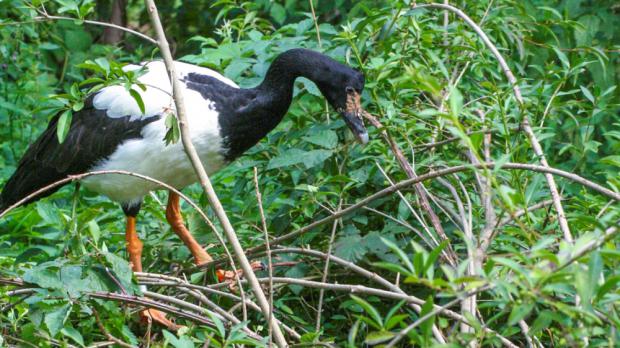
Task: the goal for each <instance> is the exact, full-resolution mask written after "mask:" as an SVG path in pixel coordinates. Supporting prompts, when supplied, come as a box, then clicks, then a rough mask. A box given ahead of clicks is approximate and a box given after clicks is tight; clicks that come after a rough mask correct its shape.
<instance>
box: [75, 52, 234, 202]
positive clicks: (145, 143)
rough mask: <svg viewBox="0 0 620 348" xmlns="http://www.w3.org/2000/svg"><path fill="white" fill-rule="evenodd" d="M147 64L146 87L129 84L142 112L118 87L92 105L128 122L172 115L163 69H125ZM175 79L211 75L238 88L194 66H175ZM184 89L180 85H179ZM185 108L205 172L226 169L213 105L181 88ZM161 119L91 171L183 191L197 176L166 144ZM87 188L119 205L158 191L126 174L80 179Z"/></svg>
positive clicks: (159, 65)
mask: <svg viewBox="0 0 620 348" xmlns="http://www.w3.org/2000/svg"><path fill="white" fill-rule="evenodd" d="M143 65H146V66H147V68H148V69H149V70H148V72H147V73H146V74H144V75H142V76H141V77H140V78H139V80H140V82H142V83H144V84H145V85H146V87H147V89H146V91H142V90H141V89H140V88H139V87H137V86H134V89H135V90H136V91H138V92H139V93H140V95H141V97H142V100H143V101H144V104H145V111H146V112H145V113H144V114H142V113H141V112H140V108H139V107H138V104H137V103H136V101H135V99H134V98H133V97H131V95H130V94H129V92H127V90H125V88H124V87H122V86H111V87H106V88H104V89H102V90H101V91H100V92H99V93H98V94H97V95H96V96H95V98H94V100H93V105H94V106H95V108H97V109H100V110H106V114H107V115H108V117H112V118H119V117H125V116H131V119H132V120H137V119H140V118H144V117H152V116H156V115H160V114H162V113H163V112H165V111H166V109H169V110H171V111H174V110H175V108H174V102H173V100H172V97H171V96H170V90H171V89H170V82H169V80H168V75H167V72H166V68H165V66H164V64H163V62H161V61H154V62H149V63H144V64H142V65H130V66H127V67H125V68H126V69H139V68H141V66H143ZM175 67H176V69H177V73H178V74H179V78H183V77H185V76H187V75H188V74H189V73H197V74H201V75H208V76H212V77H214V78H216V79H218V80H220V81H222V82H224V83H226V84H228V85H230V86H233V87H236V88H238V87H237V85H236V84H235V83H234V82H232V81H230V80H229V79H227V78H225V77H223V76H222V75H220V74H218V73H217V72H215V71H212V70H209V69H207V68H201V67H198V66H195V65H191V64H186V63H181V62H175ZM182 86H183V87H185V84H182ZM184 96H185V107H186V109H187V118H188V123H189V128H190V136H191V140H192V143H193V144H194V146H195V147H196V150H197V151H198V154H199V156H200V159H201V161H202V163H203V164H204V165H205V169H206V170H207V173H213V172H215V171H217V170H218V169H219V168H221V167H222V166H224V165H225V163H226V162H225V159H224V157H223V155H222V153H223V148H222V138H221V136H220V126H219V122H218V117H219V114H218V112H217V110H216V109H215V105H214V103H213V101H211V100H208V99H205V98H204V97H203V96H202V94H200V93H199V92H197V91H195V90H191V89H188V88H185V90H184ZM165 134H166V125H165V119H164V118H161V119H159V120H156V121H154V122H152V123H149V124H148V125H146V126H145V127H144V128H143V129H142V132H141V135H142V137H141V138H138V139H131V140H127V141H125V142H124V143H122V144H120V145H119V146H118V147H117V148H116V150H115V151H114V153H112V155H110V156H109V157H108V158H106V159H104V160H102V161H101V162H100V163H98V164H97V165H96V166H94V167H93V168H91V169H90V170H91V171H93V170H125V171H129V172H134V173H139V174H143V175H146V176H149V177H152V178H155V179H158V180H160V181H163V182H165V183H168V184H170V185H172V186H174V187H176V188H179V189H181V188H183V187H185V186H187V185H189V184H192V183H194V182H196V180H197V178H196V175H195V173H194V170H193V167H192V165H191V163H190V162H189V161H188V160H187V156H186V155H185V152H184V150H183V145H182V144H181V143H180V142H178V143H176V144H171V145H166V144H165V142H164V136H165ZM83 183H84V185H85V186H86V187H88V188H89V189H90V190H92V191H95V192H99V193H102V194H104V195H107V196H108V197H109V198H111V199H112V200H115V201H118V202H131V203H135V202H139V201H140V200H141V199H142V197H143V196H144V195H146V194H148V193H149V191H152V190H155V189H158V188H159V187H158V186H157V185H154V184H152V183H150V182H146V181H144V180H141V179H138V178H135V177H131V176H125V175H115V174H106V175H97V176H93V177H89V178H86V179H84V180H83Z"/></svg>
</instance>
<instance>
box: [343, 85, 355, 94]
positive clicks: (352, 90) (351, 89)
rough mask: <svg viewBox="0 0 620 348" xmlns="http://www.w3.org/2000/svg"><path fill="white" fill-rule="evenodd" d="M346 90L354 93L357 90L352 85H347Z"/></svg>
mask: <svg viewBox="0 0 620 348" xmlns="http://www.w3.org/2000/svg"><path fill="white" fill-rule="evenodd" d="M345 91H347V93H353V92H355V89H353V87H351V86H347V88H346V89H345Z"/></svg>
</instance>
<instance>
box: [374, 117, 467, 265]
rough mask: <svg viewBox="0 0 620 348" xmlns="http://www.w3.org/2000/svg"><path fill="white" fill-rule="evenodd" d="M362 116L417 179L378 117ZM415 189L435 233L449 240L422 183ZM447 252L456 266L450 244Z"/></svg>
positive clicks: (454, 255) (411, 177)
mask: <svg viewBox="0 0 620 348" xmlns="http://www.w3.org/2000/svg"><path fill="white" fill-rule="evenodd" d="M362 116H363V117H364V118H366V119H367V120H368V121H369V122H370V123H371V124H372V125H373V126H375V127H376V128H377V129H380V130H381V136H382V137H383V138H384V139H385V141H387V143H388V144H389V145H390V148H391V149H392V153H393V154H394V156H395V157H396V160H397V161H398V164H399V165H400V167H401V168H402V169H403V171H404V172H405V174H407V177H409V178H410V179H414V178H416V177H417V176H416V174H415V171H414V170H413V168H412V167H411V165H410V164H409V161H408V160H407V158H406V157H405V155H404V154H403V152H402V151H401V149H400V147H399V146H398V144H397V143H396V141H395V140H394V138H392V137H391V136H390V134H389V133H388V132H387V130H386V129H385V128H384V127H383V125H382V124H381V122H380V121H379V120H378V119H377V118H376V117H374V116H373V115H371V114H370V113H368V112H366V111H363V112H362ZM414 188H415V191H416V194H417V196H418V198H419V199H420V205H421V206H422V208H423V209H424V210H425V211H426V213H427V214H428V216H429V218H430V219H431V223H432V224H433V227H434V228H435V232H436V233H437V235H438V236H439V237H441V239H442V240H449V238H448V236H447V235H446V233H445V232H444V230H443V227H442V225H441V221H440V220H439V217H438V216H437V214H435V212H434V211H433V208H431V205H430V203H429V201H428V197H427V195H426V192H425V191H424V189H423V185H422V183H421V182H420V183H416V185H415V186H414ZM446 250H447V255H448V256H449V258H448V260H450V263H451V264H455V263H456V254H455V253H454V251H453V250H452V247H451V246H450V244H448V246H447V248H446Z"/></svg>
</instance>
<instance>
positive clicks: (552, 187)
mask: <svg viewBox="0 0 620 348" xmlns="http://www.w3.org/2000/svg"><path fill="white" fill-rule="evenodd" d="M422 8H435V9H442V10H449V11H451V12H453V13H455V14H456V15H457V16H458V17H460V18H461V19H462V20H463V21H465V23H467V24H468V25H469V26H470V27H471V28H472V29H473V30H474V31H475V32H476V34H478V36H479V37H480V38H481V39H482V41H483V42H484V44H485V45H486V46H487V48H488V49H489V50H490V51H491V53H493V56H495V59H497V61H498V63H499V65H500V67H501V68H502V71H503V72H504V75H505V76H506V78H507V79H508V82H509V83H510V85H511V86H512V90H513V93H514V96H515V99H516V100H517V102H518V103H519V106H521V107H524V101H523V97H522V95H521V89H520V88H519V85H518V83H517V79H516V78H515V76H514V74H513V73H512V70H510V67H509V66H508V63H507V62H506V60H505V59H504V57H503V56H502V54H501V53H500V52H499V50H498V49H497V47H496V46H495V45H494V44H493V43H492V42H491V40H490V39H489V37H488V36H487V34H486V33H485V32H484V31H483V30H482V28H480V26H479V25H478V24H476V23H475V22H474V21H473V20H472V19H471V18H470V17H469V16H468V15H467V14H465V12H463V11H461V10H460V9H458V8H456V7H454V6H451V5H447V4H437V3H432V4H424V5H417V4H415V3H414V5H413V6H412V9H422ZM521 127H522V129H523V131H524V132H525V134H526V135H527V136H528V138H529V140H530V143H531V145H532V150H534V153H535V154H536V156H538V160H539V162H540V164H541V165H542V166H543V167H547V168H550V167H549V163H547V159H546V158H545V154H544V152H543V150H542V147H541V146H540V142H539V141H538V138H537V137H536V134H534V131H533V129H532V127H531V125H530V120H529V117H528V116H527V114H525V113H523V120H522V123H521ZM545 179H546V180H547V185H548V186H549V192H551V197H552V198H553V205H554V207H555V210H556V212H557V214H558V222H559V224H560V229H561V230H562V233H563V234H564V239H565V240H566V241H567V242H569V243H572V241H573V237H572V234H571V232H570V228H569V227H568V221H567V220H566V215H565V214H564V208H563V207H562V197H561V196H560V193H559V191H558V187H557V185H556V183H555V179H554V178H553V175H551V174H550V173H545Z"/></svg>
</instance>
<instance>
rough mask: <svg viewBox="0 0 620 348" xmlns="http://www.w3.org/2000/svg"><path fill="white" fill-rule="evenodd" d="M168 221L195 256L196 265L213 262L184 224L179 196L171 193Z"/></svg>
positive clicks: (167, 210)
mask: <svg viewBox="0 0 620 348" xmlns="http://www.w3.org/2000/svg"><path fill="white" fill-rule="evenodd" d="M166 220H168V223H169V224H170V227H172V230H173V231H174V233H176V234H177V236H179V238H181V240H182V241H183V243H185V245H186V246H187V248H188V249H189V251H190V252H191V253H192V255H194V263H195V264H196V265H202V264H205V263H207V262H211V261H213V258H212V257H211V255H209V253H207V251H206V250H205V249H204V248H203V247H202V246H201V245H200V244H198V242H197V241H196V240H195V239H194V236H192V234H191V233H190V232H189V230H188V229H187V227H185V224H184V223H183V216H182V215H181V208H180V206H179V195H177V194H176V193H174V192H172V191H170V194H169V195H168V206H167V207H166Z"/></svg>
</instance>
